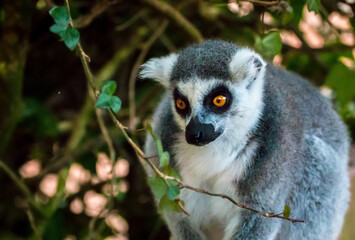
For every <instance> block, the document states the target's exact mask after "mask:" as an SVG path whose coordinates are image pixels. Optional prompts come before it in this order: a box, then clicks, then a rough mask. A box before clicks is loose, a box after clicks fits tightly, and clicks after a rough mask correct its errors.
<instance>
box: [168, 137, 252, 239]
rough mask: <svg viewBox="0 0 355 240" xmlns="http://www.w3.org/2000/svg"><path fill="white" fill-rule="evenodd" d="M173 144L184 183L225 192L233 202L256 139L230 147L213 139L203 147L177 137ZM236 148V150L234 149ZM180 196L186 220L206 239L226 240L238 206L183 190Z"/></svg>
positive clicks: (232, 225)
mask: <svg viewBox="0 0 355 240" xmlns="http://www.w3.org/2000/svg"><path fill="white" fill-rule="evenodd" d="M181 140H182V141H179V143H178V144H177V145H176V147H175V157H176V161H177V165H178V168H179V171H180V174H181V176H182V179H183V181H184V182H185V183H188V184H189V185H190V186H193V187H197V188H200V189H204V190H207V191H209V192H212V193H220V194H225V195H228V196H230V197H232V198H233V199H235V200H236V201H237V200H238V189H237V184H236V182H237V181H238V180H239V179H240V178H241V177H242V176H243V174H244V173H245V171H247V168H248V166H249V164H250V163H251V161H252V158H253V157H254V153H255V149H256V147H257V142H247V141H246V143H245V144H244V145H241V146H240V147H233V146H231V145H230V144H229V143H228V142H225V141H223V139H220V141H216V142H215V143H213V144H209V145H207V146H206V147H196V146H192V145H189V144H186V143H185V141H183V140H184V139H181ZM236 149H237V151H236ZM181 198H182V200H184V202H185V208H186V210H187V211H188V212H189V213H190V214H191V216H190V217H189V220H190V222H191V224H192V226H193V227H194V229H195V230H196V231H200V232H203V233H204V234H205V235H206V237H207V239H222V238H223V236H224V239H227V238H229V237H230V235H231V234H233V233H232V231H233V230H235V227H236V226H237V224H238V221H239V211H240V209H239V208H238V207H237V206H235V205H234V204H232V203H231V202H229V201H228V200H226V199H223V198H220V197H213V196H208V195H205V194H201V193H197V192H193V191H191V190H187V189H183V190H182V193H181Z"/></svg>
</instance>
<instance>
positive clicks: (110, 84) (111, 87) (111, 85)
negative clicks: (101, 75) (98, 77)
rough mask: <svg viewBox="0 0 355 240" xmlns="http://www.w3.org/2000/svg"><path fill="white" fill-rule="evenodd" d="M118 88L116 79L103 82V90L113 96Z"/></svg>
mask: <svg viewBox="0 0 355 240" xmlns="http://www.w3.org/2000/svg"><path fill="white" fill-rule="evenodd" d="M116 88H117V84H116V82H115V81H104V82H103V83H102V87H101V92H102V93H105V94H107V95H109V96H112V95H113V94H114V93H115V91H116Z"/></svg>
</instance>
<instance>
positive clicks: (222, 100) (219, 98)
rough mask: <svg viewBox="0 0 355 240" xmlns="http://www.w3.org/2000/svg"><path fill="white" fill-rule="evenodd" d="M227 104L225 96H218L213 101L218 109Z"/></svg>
mask: <svg viewBox="0 0 355 240" xmlns="http://www.w3.org/2000/svg"><path fill="white" fill-rule="evenodd" d="M226 102H227V98H226V97H225V96H223V95H218V96H217V97H215V98H214V99H213V104H214V105H215V106H217V107H223V106H224V105H225V104H226Z"/></svg>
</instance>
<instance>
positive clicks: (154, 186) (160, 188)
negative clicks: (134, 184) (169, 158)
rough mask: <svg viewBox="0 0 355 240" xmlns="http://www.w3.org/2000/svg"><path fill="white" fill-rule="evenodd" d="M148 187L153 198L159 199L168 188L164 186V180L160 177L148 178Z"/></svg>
mask: <svg viewBox="0 0 355 240" xmlns="http://www.w3.org/2000/svg"><path fill="white" fill-rule="evenodd" d="M148 185H149V187H150V189H151V190H152V192H153V194H154V196H155V197H156V198H158V199H161V198H162V197H163V196H164V195H165V194H166V191H167V190H168V186H167V185H166V184H165V182H164V180H163V179H161V178H160V177H150V178H148Z"/></svg>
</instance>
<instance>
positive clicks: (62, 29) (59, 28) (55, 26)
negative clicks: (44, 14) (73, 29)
mask: <svg viewBox="0 0 355 240" xmlns="http://www.w3.org/2000/svg"><path fill="white" fill-rule="evenodd" d="M65 30H67V26H60V25H58V24H53V25H52V26H51V27H50V28H49V31H51V32H52V33H56V34H58V35H59V36H60V37H61V38H62V37H63V35H64V33H65Z"/></svg>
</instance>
